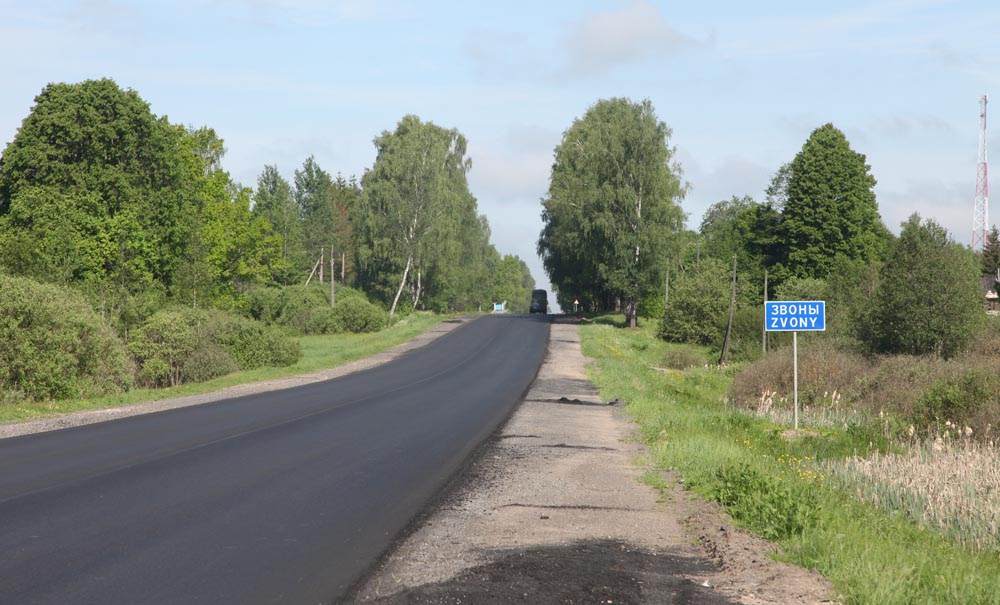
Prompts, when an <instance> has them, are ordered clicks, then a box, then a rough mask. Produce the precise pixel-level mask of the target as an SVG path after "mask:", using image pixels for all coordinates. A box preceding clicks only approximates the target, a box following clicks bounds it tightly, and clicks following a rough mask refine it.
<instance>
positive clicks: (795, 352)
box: [792, 332, 799, 431]
mask: <svg viewBox="0 0 1000 605" xmlns="http://www.w3.org/2000/svg"><path fill="white" fill-rule="evenodd" d="M792 359H793V361H792V368H793V369H792V375H793V376H794V378H793V380H792V383H793V384H794V385H795V386H794V387H793V389H794V392H795V403H794V404H793V405H794V406H795V412H794V414H795V423H794V425H793V428H794V429H795V430H796V431H797V430H799V333H798V332H792Z"/></svg>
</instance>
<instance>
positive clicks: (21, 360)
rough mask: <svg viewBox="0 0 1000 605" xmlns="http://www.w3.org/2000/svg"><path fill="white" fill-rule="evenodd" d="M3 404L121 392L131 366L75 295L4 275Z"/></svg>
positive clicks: (0, 287) (0, 331)
mask: <svg viewBox="0 0 1000 605" xmlns="http://www.w3.org/2000/svg"><path fill="white" fill-rule="evenodd" d="M0 292H3V296H2V297H0V391H4V392H6V393H7V394H5V395H3V396H2V397H0V399H4V400H10V401H16V400H18V399H21V398H24V397H29V398H33V399H50V398H51V399H62V398H69V397H90V396H96V395H102V394H107V393H114V392H121V391H122V390H125V389H127V388H128V387H129V384H130V382H131V370H132V368H131V365H130V363H129V361H128V358H127V356H126V354H125V348H124V346H123V345H122V343H121V341H120V340H119V339H118V337H117V335H116V334H115V333H114V331H113V330H112V329H111V327H110V326H108V325H107V324H106V323H105V322H104V320H102V319H101V317H100V316H99V315H97V313H96V312H95V311H94V310H93V309H92V308H91V307H90V306H89V305H88V304H87V302H86V300H85V299H84V297H83V296H82V295H81V294H79V293H78V292H76V291H74V290H70V289H67V288H60V287H57V286H53V285H48V284H40V283H38V282H35V281H33V280H30V279H27V278H21V277H9V276H5V275H0Z"/></svg>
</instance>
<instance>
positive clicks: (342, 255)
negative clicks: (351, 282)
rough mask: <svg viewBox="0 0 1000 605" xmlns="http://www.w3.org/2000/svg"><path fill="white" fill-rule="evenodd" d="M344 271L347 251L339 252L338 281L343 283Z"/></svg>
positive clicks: (345, 271)
mask: <svg viewBox="0 0 1000 605" xmlns="http://www.w3.org/2000/svg"><path fill="white" fill-rule="evenodd" d="M346 273H347V253H346V252H341V253H340V283H344V280H345V279H347V278H346V277H345V274H346Z"/></svg>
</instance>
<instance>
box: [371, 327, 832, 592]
mask: <svg viewBox="0 0 1000 605" xmlns="http://www.w3.org/2000/svg"><path fill="white" fill-rule="evenodd" d="M549 343H550V344H549V351H548V355H547V357H546V360H545V363H544V365H543V366H542V368H541V370H540V372H539V375H538V377H537V378H536V380H535V382H534V384H533V385H532V388H531V390H530V392H529V393H528V395H527V396H526V398H525V401H524V402H523V403H522V404H521V406H520V407H519V408H518V410H517V411H516V412H515V414H514V415H513V416H512V417H511V419H510V420H509V421H508V422H507V424H506V425H505V426H504V427H503V428H502V429H501V431H500V433H499V434H498V435H497V436H496V438H495V439H494V441H493V442H492V443H491V444H489V445H488V446H487V447H485V448H484V449H483V450H482V451H481V455H480V456H479V458H478V459H477V460H476V461H475V462H474V463H473V464H472V465H471V466H470V467H469V469H468V470H467V471H466V474H465V477H464V478H463V481H461V482H460V483H459V484H458V487H456V488H455V489H454V491H453V492H452V493H450V494H449V495H447V496H445V497H444V498H443V500H442V501H441V503H440V504H439V505H438V507H437V508H436V509H435V511H434V512H433V513H431V514H430V515H429V516H428V517H426V518H425V519H423V520H422V521H421V522H419V523H418V524H417V525H416V527H415V529H414V531H413V533H412V534H411V535H410V536H409V537H408V538H407V539H405V540H404V541H402V543H401V544H400V545H399V546H398V548H397V549H396V550H395V551H393V552H392V553H390V554H389V555H388V556H387V557H386V558H385V559H384V560H383V563H382V565H381V566H380V568H379V569H378V570H377V571H376V572H374V573H373V575H372V576H371V577H370V578H368V580H367V581H366V582H365V583H364V584H363V585H362V586H361V588H360V589H359V592H358V594H357V596H356V600H358V601H365V602H373V603H384V604H389V603H392V604H396V603H400V604H401V603H408V604H415V603H460V602H461V603H511V602H533V603H650V604H652V603H656V604H663V603H699V604H701V603H709V604H711V603H718V604H725V603H745V604H756V603H793V604H806V603H809V604H812V603H819V602H823V601H824V600H825V599H826V597H827V596H828V595H830V594H832V592H833V591H832V588H831V587H830V586H829V584H828V583H827V582H826V581H825V580H823V579H822V578H821V577H819V576H818V575H817V574H814V573H810V572H807V571H805V570H802V569H799V568H796V567H793V566H790V565H786V564H783V563H779V562H775V561H773V560H772V559H771V558H770V557H769V552H770V551H772V550H773V549H774V547H773V545H771V544H770V543H768V542H766V541H763V540H760V539H756V538H753V537H751V536H749V535H747V534H745V533H744V532H742V531H740V530H737V529H735V528H733V527H732V525H731V524H730V523H728V522H727V520H726V518H725V517H724V516H723V515H722V514H721V513H720V512H719V509H718V507H717V506H715V505H709V504H707V503H704V502H702V501H699V500H695V499H693V498H692V497H691V496H690V495H689V494H688V493H686V492H684V491H683V490H681V489H680V488H670V487H665V488H664V492H665V493H664V494H661V493H659V492H658V491H657V490H656V489H654V488H652V487H650V486H649V485H647V484H646V483H644V482H642V478H643V474H644V473H645V472H646V470H645V468H644V464H642V463H641V457H642V455H643V448H642V447H641V446H640V445H638V443H637V442H636V440H635V439H634V438H633V430H634V429H633V425H632V424H631V423H630V422H629V420H628V419H627V418H626V417H625V415H624V413H623V412H622V410H621V408H620V406H618V405H609V404H608V403H607V402H604V401H602V400H601V399H600V397H599V394H598V391H597V389H596V387H594V385H593V384H591V383H590V382H589V381H588V379H587V376H586V366H587V363H588V360H587V358H585V357H584V355H583V353H582V351H581V348H580V335H579V332H578V327H577V326H576V325H573V324H571V323H569V322H568V320H565V319H561V318H559V319H557V321H556V323H554V324H553V325H552V329H551V334H550V339H549ZM699 538H702V543H701V545H696V544H695V542H696V541H697V540H698V539H699Z"/></svg>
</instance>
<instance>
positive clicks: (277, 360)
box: [129, 307, 300, 387]
mask: <svg viewBox="0 0 1000 605" xmlns="http://www.w3.org/2000/svg"><path fill="white" fill-rule="evenodd" d="M129 350H130V352H131V353H132V355H133V356H134V357H135V360H136V364H137V366H138V374H137V382H138V383H139V384H140V385H141V386H149V387H166V386H177V385H180V384H183V383H185V382H201V381H204V380H209V379H211V378H215V377H217V376H222V375H225V374H228V373H230V372H234V371H236V370H252V369H254V368H259V367H263V366H287V365H291V364H293V363H295V362H296V361H298V359H299V355H300V351H299V346H298V344H297V343H296V342H295V341H294V340H292V339H291V338H289V337H288V336H287V335H286V334H284V333H283V332H281V331H280V330H278V329H276V328H270V327H267V326H265V325H263V324H261V323H260V322H257V321H254V320H251V319H245V318H241V317H234V316H232V315H228V314H225V313H222V312H220V311H206V310H200V309H191V308H187V307H178V308H174V309H166V310H163V311H160V312H158V313H156V314H154V315H153V316H152V317H150V318H149V320H147V321H146V322H145V323H144V324H143V325H142V326H141V327H140V328H139V329H137V330H136V331H135V334H134V335H133V339H132V341H131V342H130V343H129Z"/></svg>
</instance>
